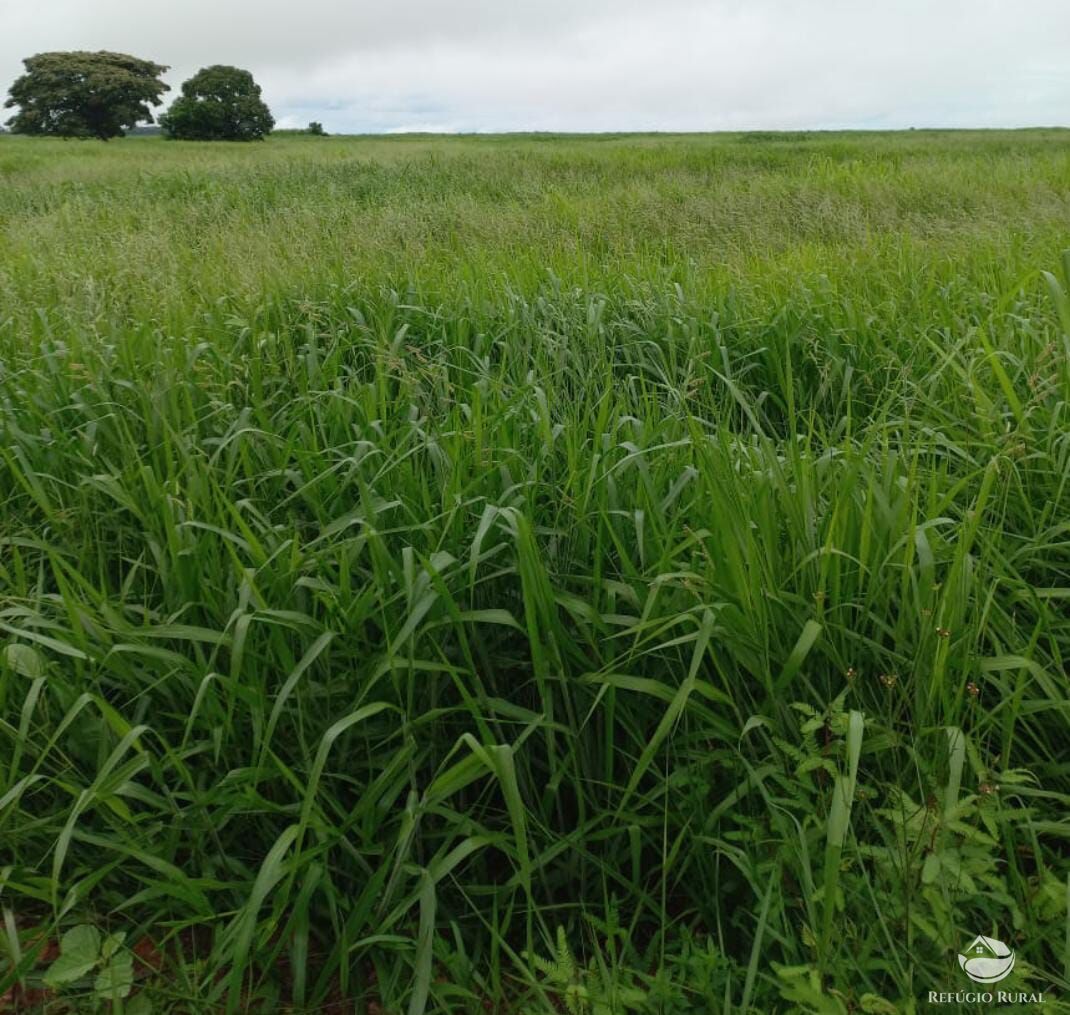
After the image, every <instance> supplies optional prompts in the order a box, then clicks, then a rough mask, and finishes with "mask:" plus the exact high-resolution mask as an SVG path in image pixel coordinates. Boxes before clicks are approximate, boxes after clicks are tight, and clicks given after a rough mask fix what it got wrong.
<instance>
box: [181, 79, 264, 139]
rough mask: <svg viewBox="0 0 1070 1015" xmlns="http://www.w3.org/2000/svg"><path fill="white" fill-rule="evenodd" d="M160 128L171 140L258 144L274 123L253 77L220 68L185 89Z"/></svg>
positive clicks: (188, 84) (187, 84)
mask: <svg viewBox="0 0 1070 1015" xmlns="http://www.w3.org/2000/svg"><path fill="white" fill-rule="evenodd" d="M160 126H161V127H163V130H164V133H165V134H166V135H167V136H168V137H171V138H179V139H182V140H186V141H256V140H259V139H260V138H262V137H263V136H264V135H265V134H269V133H270V132H271V128H272V127H274V126H275V120H274V118H273V117H272V115H271V110H269V109H268V107H267V106H266V105H265V103H264V100H263V99H261V98H260V86H259V85H258V84H257V83H256V82H255V81H254V80H253V76H252V74H250V73H249V72H248V71H247V70H241V69H239V68H238V67H224V66H218V65H217V66H214V67H205V68H204V70H201V71H198V72H197V73H196V74H194V75H193V77H191V78H190V79H189V81H187V82H186V83H185V84H184V85H183V86H182V94H181V95H180V96H179V97H178V98H177V99H175V101H174V103H173V104H172V106H171V108H170V109H169V110H168V111H167V112H166V113H165V114H164V115H163V116H161V117H160Z"/></svg>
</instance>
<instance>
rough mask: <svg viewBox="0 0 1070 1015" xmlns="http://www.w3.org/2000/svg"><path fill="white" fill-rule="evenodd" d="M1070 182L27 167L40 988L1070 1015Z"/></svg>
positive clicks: (13, 939) (307, 146)
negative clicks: (999, 964) (54, 955)
mask: <svg viewBox="0 0 1070 1015" xmlns="http://www.w3.org/2000/svg"><path fill="white" fill-rule="evenodd" d="M1066 139H1067V135H1066V134H1065V133H1062V132H1017V133H992V134H961V135H960V134H929V133H926V132H918V133H911V134H904V135H831V136H824V135H806V136H803V137H801V138H793V139H792V140H791V141H790V142H789V143H783V142H780V141H778V140H777V139H776V138H775V137H773V138H759V139H757V140H756V141H755V140H751V139H750V138H749V137H748V136H745V135H744V136H737V137H733V136H724V137H717V138H710V137H683V138H651V137H639V138H627V137H625V138H606V139H597V138H591V139H539V138H528V139H523V138H521V139H499V138H488V139H475V138H473V139H458V140H445V139H420V140H407V139H400V140H397V141H383V140H372V139H337V138H331V139H326V140H315V141H313V140H306V139H298V138H293V139H286V140H277V141H273V142H269V143H267V144H265V145H261V146H251V147H248V148H245V147H243V148H240V149H238V148H231V147H228V146H217V147H213V146H199V145H182V144H177V143H176V144H164V143H162V142H159V141H155V140H143V139H131V140H129V141H125V142H121V143H116V144H111V145H108V146H102V145H100V146H98V145H87V144H86V145H83V144H61V143H52V142H37V141H32V142H30V141H26V140H22V139H14V138H9V139H4V140H3V141H2V142H0V181H2V186H0V229H2V241H3V242H2V245H0V632H2V633H0V639H2V640H3V643H4V647H3V648H2V649H0V744H2V745H3V749H2V751H0V909H2V910H3V918H4V919H3V925H4V932H3V934H2V935H0V942H2V943H0V992H2V990H4V989H7V988H8V987H10V986H12V985H13V984H15V983H16V982H18V983H21V984H22V985H23V988H25V989H29V988H32V987H33V986H35V985H37V984H38V983H39V979H40V975H41V969H42V955H43V950H44V948H45V947H46V945H47V943H48V942H49V941H50V940H52V939H54V938H56V937H58V936H59V935H60V934H61V933H62V932H63V931H65V930H67V929H68V928H70V927H72V926H76V925H80V924H85V923H89V924H93V925H95V926H97V927H100V928H101V929H102V930H107V931H119V930H122V931H126V933H127V942H128V943H132V942H135V941H148V942H151V944H152V947H153V948H154V949H156V950H157V952H158V953H159V957H160V960H161V962H162V965H163V968H162V970H161V971H160V972H159V973H153V974H150V975H147V976H146V977H145V978H144V979H139V981H138V984H137V986H136V987H135V991H134V993H135V996H136V995H137V994H142V995H143V996H144V997H145V998H149V997H151V999H152V1001H153V1003H154V1004H155V1006H156V1008H157V1009H158V1010H173V1011H205V1010H217V1009H222V1010H232V1011H233V1010H243V1011H244V1010H263V1011H272V1010H285V1009H287V1008H291V1007H292V1008H294V1009H297V1010H305V1009H314V1008H316V1007H317V1006H322V1005H324V1004H327V1003H329V1002H337V1001H339V1000H340V999H345V1000H347V1001H348V1002H351V1003H352V1004H354V1005H355V1006H356V1007H357V1009H358V1010H362V1011H368V1012H372V1011H376V1010H378V1011H388V1012H401V1011H407V1012H409V1013H410V1015H419V1013H421V1012H463V1011H482V1010H488V1009H489V1010H497V1011H501V1012H503V1013H504V1012H515V1011H530V1012H551V1011H560V1010H563V1009H565V1010H572V1011H583V1012H587V1011H590V1012H598V1013H604V1012H625V1011H657V1012H699V1011H711V1012H713V1011H725V1012H729V1011H731V1012H746V1011H752V1012H769V1011H808V1012H822V1013H824V1012H829V1013H833V1012H848V1011H858V1010H866V1011H875V1012H882V1011H896V1010H898V1011H914V1010H922V1008H923V1007H924V999H925V998H926V997H927V994H928V991H930V990H956V989H968V988H969V987H970V986H971V985H970V984H969V981H967V980H966V979H965V977H964V976H963V974H962V973H961V972H960V970H959V968H958V964H957V961H956V952H957V951H958V950H959V949H960V948H961V947H963V946H964V945H965V944H966V943H968V942H969V940H970V939H971V938H972V937H973V936H974V935H975V934H977V933H986V934H992V935H994V936H996V937H1000V938H1001V939H1002V940H1004V941H1007V942H1008V943H1009V944H1011V945H1012V947H1014V948H1015V949H1016V950H1017V955H1018V958H1017V964H1016V968H1015V972H1014V973H1013V974H1012V977H1011V978H1010V979H1008V980H1007V981H1004V984H1003V985H1001V986H1002V987H1005V988H1006V989H1008V990H1032V991H1040V990H1043V991H1044V992H1045V995H1046V997H1047V999H1048V1002H1049V1004H1054V1005H1058V1004H1060V1003H1061V1002H1060V1001H1058V998H1060V997H1061V996H1062V993H1063V991H1064V990H1065V989H1066V988H1067V986H1068V979H1070V949H1068V945H1067V941H1068V935H1070V914H1068V911H1067V898H1068V894H1070V863H1068V861H1067V840H1068V838H1070V820H1067V817H1066V815H1067V803H1068V801H1070V762H1068V760H1067V756H1066V751H1067V745H1068V743H1070V738H1068V733H1070V722H1068V718H1070V687H1068V683H1067V669H1068V667H1067V659H1068V656H1070V614H1068V612H1067V600H1068V596H1070V591H1068V587H1070V582H1068V575H1070V489H1068V483H1070V300H1068V297H1067V291H1068V290H1070V260H1067V261H1060V252H1061V251H1062V249H1063V248H1064V247H1066V246H1070V149H1068V147H1067V143H1066ZM1042 270H1049V271H1050V275H1049V276H1048V277H1047V278H1045V276H1044V275H1043V274H1042ZM79 989H81V990H83V991H84V992H85V993H88V992H89V990H90V989H91V983H86V984H75V985H74V987H73V988H72V991H73V992H72V991H68V992H67V994H66V995H65V996H67V997H74V1001H75V1003H82V1002H83V1001H84V1003H86V1004H88V1003H89V1002H88V1000H86V999H85V997H84V996H83V995H78V993H77V991H78V990H79ZM80 999H81V1000H80ZM376 1006H379V1007H376ZM953 1008H954V1006H952V1007H951V1008H950V1009H949V1010H953ZM962 1009H963V1010H981V1006H978V1005H973V1006H971V1005H963V1006H962ZM1053 1010H1054V1009H1053Z"/></svg>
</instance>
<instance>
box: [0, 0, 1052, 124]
mask: <svg viewBox="0 0 1070 1015" xmlns="http://www.w3.org/2000/svg"><path fill="white" fill-rule="evenodd" d="M1067 39H1070V4H1066V3H1065V2H1064V0H1016V2H1013V3H1012V2H1008V0H971V2H967V0H865V2H859V0H854V2H848V0H538V2H533V0H437V2H436V0H392V2H390V3H382V2H371V0H357V2H355V3H343V2H341V0H303V2H300V3H296V2H292V0H256V2H254V0H186V2H184V3H176V2H172V0H158V2H157V3H156V4H155V5H154V6H152V7H149V8H146V7H144V6H143V5H142V4H135V3H132V2H130V0H37V2H36V3H34V4H28V3H26V2H25V0H0V82H2V81H3V80H5V79H7V80H10V79H12V78H14V76H15V75H16V74H17V73H18V71H19V62H18V61H19V59H20V58H21V57H22V56H25V55H28V54H30V53H33V52H38V51H40V50H43V49H64V48H85V49H97V48H108V49H119V50H125V51H128V52H133V53H135V54H137V55H139V56H145V57H147V58H149V59H154V60H159V61H160V62H163V63H168V64H170V65H171V66H172V71H171V73H170V74H169V75H168V80H169V81H170V82H171V84H172V85H173V86H177V85H178V83H179V82H180V81H181V80H182V79H183V78H185V77H186V76H188V75H189V74H190V73H192V71H194V70H196V69H197V67H199V66H202V65H205V64H209V63H217V62H218V63H234V64H238V65H240V66H244V67H248V68H249V69H250V70H252V71H253V72H254V73H255V74H256V76H257V78H258V80H260V82H261V83H262V84H263V86H264V91H265V96H266V98H267V99H268V101H269V103H270V104H271V106H272V108H273V109H274V111H275V113H276V116H277V118H278V119H279V120H280V122H284V123H287V124H290V123H295V124H296V123H305V122H308V121H309V120H311V119H317V120H322V121H323V122H324V124H325V126H326V127H327V128H328V129H329V130H334V131H343V130H373V131H378V130H381V131H398V130H405V129H409V130H423V129H432V130H451V129H452V130H514V129H543V130H627V129H660V130H713V129H743V128H778V127H780V128H797V127H838V126H845V127H850V126H856V127H868V126H888V127H897V126H910V125H918V126H922V125H947V126H973V125H976V126H1012V125H1024V124H1051V123H1068V122H1070V62H1068V61H1067V60H1066V58H1065V47H1066V40H1067Z"/></svg>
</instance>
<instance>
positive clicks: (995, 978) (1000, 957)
mask: <svg viewBox="0 0 1070 1015" xmlns="http://www.w3.org/2000/svg"><path fill="white" fill-rule="evenodd" d="M959 965H960V966H961V967H962V971H963V972H964V973H965V974H966V975H967V976H968V977H969V978H970V979H971V980H973V981H974V983H999V981H1000V980H1002V979H1003V978H1004V977H1005V976H1007V975H1008V974H1009V973H1010V971H1011V970H1012V969H1013V968H1014V952H1013V951H1012V950H1011V949H1010V948H1008V947H1007V946H1006V945H1005V944H1004V943H1003V942H1002V941H998V940H996V938H994V937H985V936H984V935H983V934H978V935H977V937H975V938H974V939H973V940H972V941H971V942H970V943H969V944H968V945H967V946H966V950H965V951H964V952H962V953H961V954H960V955H959Z"/></svg>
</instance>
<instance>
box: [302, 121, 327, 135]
mask: <svg viewBox="0 0 1070 1015" xmlns="http://www.w3.org/2000/svg"><path fill="white" fill-rule="evenodd" d="M306 133H308V134H313V135H315V136H316V137H326V136H327V131H325V130H324V129H323V124H322V123H320V122H319V120H313V121H312V122H311V123H310V124H309V125H308V130H307V131H306Z"/></svg>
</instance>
